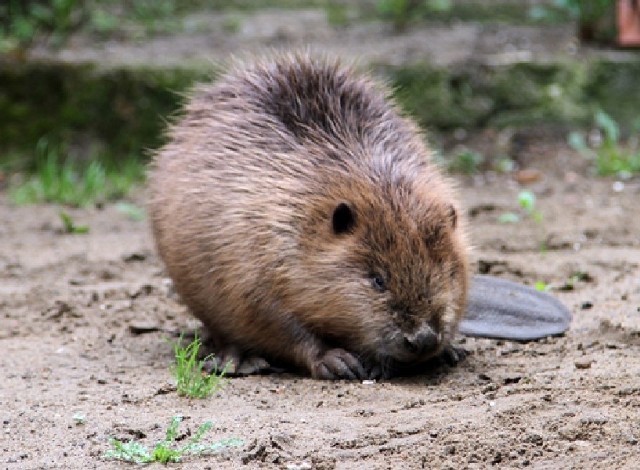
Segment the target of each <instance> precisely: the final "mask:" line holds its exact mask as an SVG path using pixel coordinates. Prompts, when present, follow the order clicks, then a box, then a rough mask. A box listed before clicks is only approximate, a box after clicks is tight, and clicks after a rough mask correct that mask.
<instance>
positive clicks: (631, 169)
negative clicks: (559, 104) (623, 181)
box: [568, 111, 640, 178]
mask: <svg viewBox="0 0 640 470" xmlns="http://www.w3.org/2000/svg"><path fill="white" fill-rule="evenodd" d="M594 121H595V126H596V132H597V134H596V135H597V137H598V138H597V139H595V140H596V141H599V142H596V143H594V144H593V145H589V144H587V141H586V139H585V137H584V135H583V134H581V133H579V132H572V133H571V134H569V138H568V140H569V145H570V146H571V147H573V148H574V149H575V150H577V151H578V152H580V153H581V154H582V155H583V156H584V157H585V158H588V159H589V160H591V161H593V163H594V166H595V170H596V172H597V174H599V175H601V176H617V177H619V178H629V177H631V176H632V175H633V174H634V173H640V149H639V148H638V142H637V138H636V139H635V140H634V139H631V140H629V141H628V142H627V143H626V145H623V144H621V143H620V127H619V126H618V123H617V122H615V121H614V120H613V119H612V118H611V117H610V116H609V115H608V114H606V113H605V112H603V111H598V112H597V113H596V114H595V117H594Z"/></svg>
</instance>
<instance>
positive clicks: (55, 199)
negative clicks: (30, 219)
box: [9, 139, 144, 206]
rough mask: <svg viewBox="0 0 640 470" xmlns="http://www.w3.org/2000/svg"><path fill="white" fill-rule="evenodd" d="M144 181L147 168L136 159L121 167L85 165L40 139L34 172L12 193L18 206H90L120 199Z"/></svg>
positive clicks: (93, 163) (18, 184) (17, 185)
mask: <svg viewBox="0 0 640 470" xmlns="http://www.w3.org/2000/svg"><path fill="white" fill-rule="evenodd" d="M143 179H144V167H143V165H142V164H141V163H140V162H138V161H136V160H134V159H129V160H125V161H124V162H122V163H121V164H119V165H116V164H110V165H105V164H103V163H101V162H100V160H98V159H95V160H93V161H91V162H89V163H87V164H84V165H82V164H80V163H77V162H75V161H74V160H71V159H70V158H68V157H66V155H65V152H64V150H63V149H62V148H61V146H59V145H51V144H49V142H48V141H47V140H45V139H41V140H40V141H39V142H38V145H37V148H36V159H35V165H34V169H33V172H32V173H30V174H26V175H25V176H23V179H22V181H21V182H19V183H15V184H12V185H11V187H10V188H9V193H10V197H11V199H12V200H13V201H14V202H15V203H16V204H33V203H38V202H51V203H58V204H65V205H70V206H88V205H90V204H94V203H99V202H104V201H107V200H112V199H118V198H121V197H123V196H125V195H126V194H127V193H128V192H129V191H130V190H131V188H132V187H133V186H135V185H136V184H138V183H140V182H141V181H143Z"/></svg>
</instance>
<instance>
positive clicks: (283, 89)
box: [149, 52, 469, 379]
mask: <svg viewBox="0 0 640 470" xmlns="http://www.w3.org/2000/svg"><path fill="white" fill-rule="evenodd" d="M168 137H169V139H168V143H167V144H166V145H165V146H164V147H162V148H161V149H160V150H159V151H158V152H157V153H156V155H155V156H154V158H153V160H152V163H151V167H150V175H149V196H150V197H149V214H150V219H151V225H152V231H153V235H154V238H155V241H156V246H157V250H158V252H159V254H160V257H161V258H162V260H163V261H164V264H165V266H166V269H167V271H168V274H169V276H170V277H171V278H172V280H173V283H174V286H175V289H176V291H177V293H178V294H179V295H180V297H181V298H182V299H183V301H184V302H185V303H186V305H187V306H188V307H189V309H190V310H191V312H192V313H193V314H194V315H195V316H196V317H197V318H199V319H200V320H201V321H202V323H203V324H204V326H205V328H206V329H207V330H208V334H209V337H210V338H209V339H210V341H211V342H212V344H213V347H214V351H215V352H216V353H217V358H218V361H219V363H220V364H222V363H226V362H227V361H230V363H231V369H230V372H245V373H251V372H256V371H258V370H259V369H262V368H264V367H266V366H267V365H268V364H269V363H270V362H274V361H275V362H276V363H278V362H280V363H285V364H288V365H291V366H294V367H297V368H299V369H302V370H305V371H307V372H308V373H309V374H310V375H311V376H312V377H314V378H318V379H364V378H377V377H388V376H390V375H392V374H393V371H394V370H396V369H397V368H402V367H403V366H405V365H408V366H413V365H416V364H421V363H423V362H425V361H427V360H429V359H430V358H433V357H436V356H441V357H444V358H445V359H447V361H448V362H454V363H455V362H456V361H457V360H458V359H460V352H459V351H458V350H457V349H456V348H454V347H453V346H452V345H451V340H452V338H453V336H454V334H455V332H456V330H457V327H458V324H459V323H460V320H461V318H462V317H463V315H464V312H465V308H466V305H467V291H468V282H469V264H468V254H469V244H468V242H467V239H466V235H465V221H464V217H463V213H462V211H461V209H460V204H459V202H458V200H457V197H456V192H455V188H454V185H453V184H452V182H451V181H450V180H449V179H448V178H447V177H446V176H445V175H443V174H442V172H441V171H440V170H439V168H438V166H437V165H436V164H434V162H433V160H432V155H431V151H430V149H429V148H428V146H427V145H426V144H425V140H424V139H423V136H422V135H421V133H420V131H419V130H418V127H417V126H416V124H414V122H413V121H412V120H410V119H409V118H407V117H405V116H404V115H403V114H402V113H401V112H400V111H399V109H398V107H397V106H396V104H395V103H394V102H393V99H392V98H391V96H390V93H389V90H388V88H387V87H386V86H384V85H383V84H381V83H380V82H378V81H376V80H374V79H372V78H371V77H370V76H369V75H367V74H363V73H359V72H358V71H357V70H356V69H355V68H354V67H353V66H352V65H345V64H343V63H341V62H340V61H339V60H336V59H330V58H328V57H326V56H318V55H313V54H310V53H308V52H303V53H301V52H298V53H290V54H287V53H275V54H270V55H268V56H267V57H263V58H254V59H253V60H250V61H243V62H237V63H236V64H235V65H234V66H233V67H231V68H230V70H229V71H228V72H226V73H225V74H224V75H222V76H221V77H219V78H218V80H217V81H215V83H213V84H204V85H200V86H198V87H196V89H195V90H194V91H193V94H192V96H191V97H190V100H189V101H188V103H187V104H186V107H185V113H184V115H183V116H182V117H181V118H179V119H178V120H177V121H176V122H174V123H173V124H172V125H171V126H170V129H169V131H168Z"/></svg>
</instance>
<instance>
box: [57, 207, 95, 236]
mask: <svg viewBox="0 0 640 470" xmlns="http://www.w3.org/2000/svg"><path fill="white" fill-rule="evenodd" d="M60 220H62V226H63V227H64V231H65V233H76V234H82V233H89V226H88V225H77V224H76V223H75V222H74V220H73V218H71V216H70V215H69V214H67V213H66V212H64V211H62V212H60Z"/></svg>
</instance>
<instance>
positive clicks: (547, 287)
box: [534, 281, 551, 292]
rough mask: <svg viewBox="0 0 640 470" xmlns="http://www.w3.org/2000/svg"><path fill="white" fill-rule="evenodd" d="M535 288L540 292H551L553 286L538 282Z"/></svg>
mask: <svg viewBox="0 0 640 470" xmlns="http://www.w3.org/2000/svg"><path fill="white" fill-rule="evenodd" d="M534 288H535V289H536V290H537V291H538V292H547V291H549V290H551V286H550V285H549V284H547V283H546V282H544V281H536V283H535V284H534Z"/></svg>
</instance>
